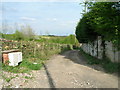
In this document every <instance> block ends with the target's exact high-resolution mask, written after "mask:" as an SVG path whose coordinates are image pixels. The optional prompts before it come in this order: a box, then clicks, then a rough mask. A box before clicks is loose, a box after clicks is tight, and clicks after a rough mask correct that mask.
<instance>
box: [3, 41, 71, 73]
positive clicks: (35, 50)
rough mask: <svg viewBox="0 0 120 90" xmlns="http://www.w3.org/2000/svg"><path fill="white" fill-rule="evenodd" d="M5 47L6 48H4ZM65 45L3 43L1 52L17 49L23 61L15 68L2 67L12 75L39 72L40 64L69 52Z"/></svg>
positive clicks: (26, 42)
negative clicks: (54, 56)
mask: <svg viewBox="0 0 120 90" xmlns="http://www.w3.org/2000/svg"><path fill="white" fill-rule="evenodd" d="M6 46H7V48H6ZM70 46H72V45H67V44H54V43H40V42H36V41H34V42H33V41H19V42H4V43H3V44H2V47H3V48H2V49H3V50H10V49H13V48H15V49H19V50H21V52H22V54H23V61H22V63H20V64H19V65H18V66H16V67H11V66H8V65H3V66H2V68H3V70H5V71H9V72H13V73H26V72H29V71H31V70H40V68H41V67H42V63H43V62H45V61H46V60H48V59H49V58H50V57H51V56H52V55H54V54H58V53H61V52H64V51H66V50H70V49H71V48H70Z"/></svg>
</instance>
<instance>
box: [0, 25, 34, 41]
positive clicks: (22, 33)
mask: <svg viewBox="0 0 120 90" xmlns="http://www.w3.org/2000/svg"><path fill="white" fill-rule="evenodd" d="M1 35H2V38H6V39H8V40H9V39H10V40H18V41H20V40H30V41H31V40H34V39H35V33H34V31H33V29H32V28H31V27H30V26H29V25H27V26H21V29H20V30H18V29H17V30H16V31H15V33H14V34H6V33H5V34H4V33H1Z"/></svg>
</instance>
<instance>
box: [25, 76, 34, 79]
mask: <svg viewBox="0 0 120 90" xmlns="http://www.w3.org/2000/svg"><path fill="white" fill-rule="evenodd" d="M32 78H33V77H29V76H25V79H32Z"/></svg>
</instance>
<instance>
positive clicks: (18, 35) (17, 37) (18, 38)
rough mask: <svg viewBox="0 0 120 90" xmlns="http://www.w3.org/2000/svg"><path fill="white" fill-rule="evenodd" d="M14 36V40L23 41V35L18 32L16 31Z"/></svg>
mask: <svg viewBox="0 0 120 90" xmlns="http://www.w3.org/2000/svg"><path fill="white" fill-rule="evenodd" d="M14 36H15V39H16V40H18V41H19V40H23V39H24V37H23V33H22V32H20V31H18V30H16V31H15V34H14Z"/></svg>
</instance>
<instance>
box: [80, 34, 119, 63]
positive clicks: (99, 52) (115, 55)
mask: <svg viewBox="0 0 120 90" xmlns="http://www.w3.org/2000/svg"><path fill="white" fill-rule="evenodd" d="M81 48H82V49H83V51H84V52H86V53H88V54H90V55H91V56H94V57H97V58H98V59H102V57H103V46H102V40H101V37H100V36H99V37H98V39H97V40H96V41H94V42H92V43H83V44H82V45H81ZM105 55H106V56H107V57H108V58H109V59H110V60H111V61H112V62H120V51H118V50H116V48H115V47H114V46H113V44H112V43H111V42H108V41H105Z"/></svg>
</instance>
